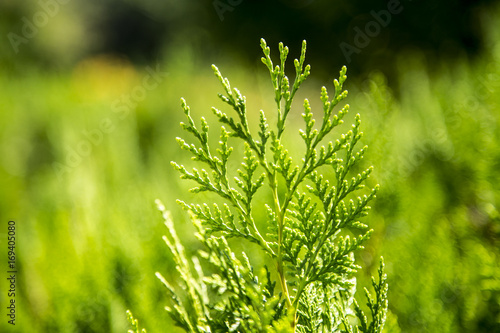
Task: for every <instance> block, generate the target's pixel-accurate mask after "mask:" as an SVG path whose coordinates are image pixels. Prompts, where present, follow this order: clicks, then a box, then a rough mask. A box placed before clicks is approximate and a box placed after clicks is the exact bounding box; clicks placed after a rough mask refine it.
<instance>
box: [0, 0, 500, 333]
mask: <svg viewBox="0 0 500 333" xmlns="http://www.w3.org/2000/svg"><path fill="white" fill-rule="evenodd" d="M389 10H390V11H389ZM381 11H385V12H381ZM384 13H385V14H384ZM387 13H389V15H387ZM0 17H1V20H0V38H1V42H0V108H1V111H0V218H1V225H2V227H1V229H0V237H1V240H0V244H2V249H1V250H0V252H1V253H0V260H1V261H0V262H1V263H2V264H1V265H0V267H3V268H2V272H3V273H2V277H1V278H0V286H1V294H0V304H1V308H2V309H3V310H2V316H1V318H3V319H2V320H1V321H0V331H1V332H51V333H52V332H125V331H126V330H127V329H128V328H129V324H128V322H127V320H126V315H125V311H126V310H127V309H131V310H132V311H133V312H134V315H135V316H136V317H137V318H138V319H139V320H140V322H141V325H143V326H145V327H146V328H147V329H148V331H149V332H175V328H173V327H172V324H171V322H170V320H169V318H168V316H167V313H166V312H165V311H164V306H165V305H166V304H167V301H168V300H167V299H166V295H165V293H164V291H163V289H162V286H161V283H160V282H159V281H158V280H157V279H156V277H155V276H154V273H155V272H156V271H160V272H162V274H163V275H164V276H167V277H168V278H170V279H175V278H176V275H175V268H174V265H173V261H172V259H171V257H170V256H169V254H168V249H167V247H166V246H165V244H164V243H163V241H162V240H161V236H162V235H163V234H164V233H165V232H166V231H165V230H164V226H163V221H162V219H161V216H160V214H159V213H158V212H157V210H156V208H155V206H154V200H155V199H156V198H159V199H161V200H162V201H163V202H164V204H165V205H166V206H167V207H168V209H169V210H171V212H172V215H173V218H174V220H175V222H176V225H177V229H178V231H179V233H180V234H181V237H182V238H183V239H184V240H185V244H186V248H187V249H188V250H189V251H191V252H194V251H195V250H196V248H197V246H198V245H197V243H196V241H195V240H194V238H193V236H192V228H191V225H190V222H189V218H188V216H187V215H186V213H184V212H183V211H181V210H180V208H179V207H178V206H177V205H176V204H175V199H177V198H182V199H185V200H208V201H210V200H211V199H210V196H202V197H201V198H198V199H196V198H193V197H192V196H191V195H190V194H188V193H187V192H186V189H187V188H188V187H189V185H190V184H185V183H183V182H181V181H180V180H179V179H178V175H177V174H176V173H175V172H174V170H173V169H172V167H171V166H170V164H169V163H170V161H171V160H177V161H180V162H187V163H190V162H189V157H188V156H187V155H186V154H185V153H183V152H182V151H181V150H180V149H179V148H178V146H177V145H176V143H175V137H177V136H181V135H183V134H182V133H181V129H180V127H179V126H178V124H179V122H180V121H181V120H182V116H183V115H182V111H181V109H180V103H179V99H180V97H181V96H183V97H185V98H186V99H187V101H188V103H189V104H190V105H191V108H192V110H193V114H194V115H195V116H196V118H198V117H199V116H202V115H204V116H207V115H209V113H210V107H211V106H212V105H216V106H221V103H220V101H218V99H217V97H216V94H217V93H218V92H220V91H221V88H220V87H219V85H218V82H217V80H216V79H215V77H214V76H213V74H212V71H211V69H210V65H211V64H212V63H216V64H217V65H218V66H219V68H220V69H221V71H222V73H223V74H224V75H225V76H228V77H229V79H230V80H231V83H232V85H233V86H236V87H238V88H240V90H241V91H242V92H243V94H244V95H246V96H247V98H248V103H249V107H250V109H251V110H254V111H256V110H259V109H263V110H265V111H266V112H267V114H270V113H271V111H272V110H273V101H272V91H271V84H270V81H269V79H268V73H266V69H265V67H264V66H263V65H262V64H261V63H260V56H261V50H260V47H259V40H260V38H261V37H264V38H265V39H266V40H267V42H268V45H270V46H271V48H272V52H274V55H276V53H277V44H278V42H280V41H283V42H284V43H285V44H286V45H288V46H289V47H290V49H291V51H290V58H295V57H297V56H298V54H299V51H300V44H301V41H302V40H303V39H306V40H307V41H308V53H307V58H306V61H307V62H308V63H310V64H311V66H312V75H311V77H310V78H309V79H308V81H306V83H305V84H304V88H303V91H302V92H301V95H300V96H298V97H297V99H298V100H297V101H296V105H295V108H294V109H293V111H292V112H293V113H294V114H293V115H291V117H290V120H291V124H290V125H289V126H290V128H292V129H294V130H298V129H299V128H300V126H302V124H301V122H300V120H301V117H300V116H299V115H300V113H301V104H302V101H301V99H303V98H304V97H306V96H307V97H308V98H309V99H310V100H311V101H312V103H313V106H314V105H317V104H318V101H319V88H320V87H321V86H322V85H326V86H327V87H329V88H330V89H333V88H332V87H333V85H332V80H333V79H334V78H335V77H336V76H337V75H338V71H339V69H340V68H341V66H342V65H344V64H345V65H347V66H348V76H349V78H348V81H347V83H346V88H347V89H348V90H349V97H348V99H347V101H348V103H349V104H350V106H351V110H352V111H351V112H352V114H351V115H350V118H348V119H347V121H346V122H350V121H352V119H353V115H354V114H355V113H360V114H361V116H362V120H363V125H362V127H363V131H364V133H365V136H364V139H363V143H365V144H368V145H369V147H370V149H369V151H368V153H367V154H366V156H365V158H366V163H367V164H370V165H373V166H374V167H375V172H374V174H373V176H372V177H371V178H370V182H371V183H372V184H375V183H379V184H381V191H380V192H379V195H378V197H377V199H376V200H375V201H374V203H373V205H372V207H373V209H372V211H371V213H370V215H369V216H368V217H367V218H366V220H365V222H367V223H368V224H370V225H371V226H372V227H373V228H374V230H375V233H374V235H373V237H372V238H371V240H370V241H369V242H368V245H367V247H366V249H365V250H364V251H363V252H360V253H358V254H357V256H358V258H357V259H358V261H359V263H360V264H361V265H362V266H363V267H364V269H363V270H362V271H360V272H359V273H358V281H359V283H360V287H361V286H363V285H368V284H369V276H370V274H373V273H374V271H375V270H376V268H377V263H378V257H379V256H381V255H383V256H384V258H385V261H386V265H387V273H388V275H389V284H390V294H389V296H390V297H389V300H390V306H389V307H390V316H389V321H390V323H391V325H390V326H391V327H392V331H393V332H397V331H398V328H397V327H399V328H400V331H401V332H500V265H499V262H500V250H499V246H500V213H499V210H500V148H499V144H500V132H499V128H500V127H499V126H500V24H499V22H500V4H499V3H498V1H487V0H484V1H465V0H464V1H452V0H446V1H439V2H424V1H417V0H413V1H411V0H401V1H395V0H387V1H386V0H384V1H366V0H353V1H349V2H348V1H337V2H332V1H321V0H304V1H299V0H290V1H286V0H280V1H250V0H231V1H230V0H221V1H212V0H203V1H172V0H167V1H159V0H106V1H97V0H86V1H84V0H24V1H14V0H2V2H1V3H0ZM377 27H378V28H377ZM290 64H291V63H290ZM290 67H291V66H290ZM313 111H314V109H313ZM251 120H252V119H251ZM255 121H256V119H255ZM296 153H297V154H300V147H297V152H296ZM9 220H15V221H16V223H17V239H18V245H17V252H18V253H17V265H18V271H19V272H18V275H17V276H18V279H17V294H16V304H17V318H16V325H15V327H12V326H11V325H8V324H7V319H6V316H5V313H4V312H6V310H5V308H6V304H7V303H6V302H7V301H8V297H7V294H6V287H7V280H6V274H7V273H6V271H7V266H6V262H7V258H6V255H7V249H6V247H7V245H6V236H7V221H9ZM249 251H251V249H250V250H249ZM254 255H256V256H258V255H261V254H259V253H258V252H255V253H254ZM4 275H5V278H4Z"/></svg>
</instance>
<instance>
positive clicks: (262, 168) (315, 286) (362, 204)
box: [157, 40, 387, 333]
mask: <svg viewBox="0 0 500 333" xmlns="http://www.w3.org/2000/svg"><path fill="white" fill-rule="evenodd" d="M261 47H262V50H263V52H264V57H263V58H262V62H263V63H264V64H265V65H266V67H267V68H268V70H269V72H270V76H271V82H272V85H273V90H274V101H275V103H276V117H277V121H276V124H275V125H274V126H272V125H270V124H269V123H268V121H267V118H266V115H265V113H264V111H262V110H261V111H260V116H259V124H258V127H259V130H258V132H257V135H255V134H254V133H253V132H252V131H251V130H250V126H249V122H248V118H247V106H246V98H245V97H244V96H243V95H242V94H241V93H240V91H239V90H238V89H237V88H231V86H230V83H229V80H228V79H227V78H224V77H223V76H222V74H221V73H220V71H219V69H218V68H217V67H215V66H213V70H214V73H215V76H216V77H217V78H218V80H219V81H220V83H221V84H222V87H223V89H224V94H219V98H220V99H221V100H222V101H223V102H224V103H225V104H227V105H228V106H229V107H230V109H232V110H233V111H234V112H235V113H236V116H237V117H236V118H233V117H231V116H230V115H228V114H227V113H226V112H224V111H221V110H219V109H217V108H212V111H213V113H214V115H215V116H216V117H217V118H218V120H219V122H220V123H221V124H222V126H221V129H220V136H219V146H218V148H217V149H215V150H214V149H213V148H211V146H210V140H209V125H208V122H207V121H206V120H205V118H201V125H200V126H199V127H197V125H196V124H195V122H194V120H193V118H192V117H191V113H190V108H189V106H187V103H186V101H185V100H184V99H182V109H183V110H184V114H185V116H186V119H187V122H186V123H181V125H182V127H183V129H184V130H185V131H187V132H188V133H190V134H191V135H192V137H194V139H195V141H196V143H188V142H187V141H185V140H184V139H182V138H177V141H178V143H179V145H180V146H181V148H182V149H184V150H187V151H189V152H190V153H191V154H192V155H193V157H192V159H193V160H194V161H197V162H200V164H201V165H204V166H205V167H206V168H207V169H204V168H201V169H200V168H192V169H191V170H188V169H187V168H186V167H184V166H183V165H179V164H177V163H176V162H172V165H173V166H174V168H175V169H177V170H178V171H179V172H180V173H181V178H183V179H189V180H192V181H194V182H195V183H197V186H196V187H194V188H192V189H191V192H194V193H199V192H212V193H213V194H215V195H217V196H219V197H220V198H221V199H222V200H223V201H224V203H223V204H218V203H213V204H212V205H208V204H207V203H204V204H195V203H192V204H187V203H185V202H183V201H178V202H179V203H180V204H181V205H182V207H183V208H185V209H186V210H188V211H190V212H191V214H192V220H193V222H194V224H195V226H196V228H197V234H196V235H197V238H198V239H199V241H200V242H201V243H202V245H203V250H202V251H201V252H200V253H199V255H198V256H195V257H194V258H193V259H192V260H188V259H187V257H186V254H185V251H184V248H183V246H182V245H181V241H180V240H179V238H178V237H177V234H176V232H175V229H174V226H173V223H172V222H171V219H170V218H169V216H168V213H167V212H166V211H165V209H164V207H163V205H162V204H161V203H158V205H159V207H160V210H161V211H162V212H163V215H164V218H165V223H166V225H167V228H168V231H169V236H168V237H164V240H165V242H166V243H167V245H168V247H169V249H170V251H171V252H172V254H173V256H174V260H175V262H176V267H177V270H178V272H179V274H180V276H181V281H182V282H181V289H182V290H183V291H184V293H182V294H178V293H177V292H176V291H175V288H174V287H173V286H172V285H171V284H170V283H168V282H167V281H166V279H165V278H163V276H162V275H161V274H160V273H157V276H158V277H159V278H160V280H161V281H162V282H163V284H164V285H165V286H166V288H167V291H168V294H169V296H170V297H171V298H172V306H171V307H168V308H167V311H168V312H169V314H170V315H171V316H172V318H173V320H174V321H175V322H176V324H177V325H178V326H180V327H182V328H183V329H185V330H186V331H188V332H221V331H224V332H226V331H229V332H271V331H273V330H274V331H277V332H304V333H305V332H341V331H347V332H358V331H359V332H381V331H382V329H383V326H384V322H385V316H386V312H387V283H386V278H385V275H384V274H383V271H382V269H383V265H381V268H380V271H379V282H378V283H376V282H375V281H374V282H373V286H374V289H375V297H373V298H372V297H371V296H370V295H369V293H368V291H366V295H367V298H368V304H367V305H368V308H369V310H370V312H371V317H372V321H371V322H369V321H368V320H367V318H366V316H365V314H364V312H363V310H362V309H361V307H359V306H358V304H357V303H356V301H355V299H354V293H355V290H356V280H355V278H354V277H353V274H354V273H355V272H356V271H357V270H358V269H359V268H360V267H359V266H358V265H357V264H355V260H354V255H353V252H354V251H356V250H358V249H360V248H363V243H364V242H365V241H366V240H367V239H368V238H369V237H370V234H371V233H372V230H370V229H369V228H368V226H367V225H366V224H364V223H361V222H360V221H359V219H360V218H361V217H363V216H365V215H366V214H367V211H368V210H369V208H370V207H369V206H368V203H369V202H370V201H371V200H372V199H373V198H374V197H375V194H376V192H377V190H378V186H376V187H375V188H373V189H371V190H369V191H368V193H367V194H364V195H363V196H357V197H356V196H355V193H357V192H358V191H359V190H362V189H363V188H364V187H365V185H364V182H365V180H366V179H367V178H368V176H369V175H370V173H371V172H372V168H371V167H370V168H368V169H366V170H364V171H362V172H360V173H358V174H357V175H356V174H355V175H354V176H353V175H352V174H353V171H352V170H353V169H355V168H358V167H359V161H360V160H361V159H362V158H363V154H364V152H365V150H366V146H365V147H363V148H361V149H359V150H356V145H357V144H358V142H359V141H360V139H361V137H362V132H360V130H359V128H360V124H361V121H360V117H359V115H356V117H355V122H354V124H353V125H352V128H351V129H350V130H349V131H347V132H346V133H344V134H341V135H339V138H338V139H337V140H335V141H329V140H328V139H327V137H328V136H330V135H331V134H332V132H333V130H334V129H335V128H337V127H338V126H339V125H341V124H342V122H343V118H344V116H345V115H346V114H347V112H348V109H349V106H348V105H345V106H343V107H342V108H341V109H340V110H339V111H337V112H334V108H335V107H336V106H337V105H338V103H340V102H341V101H342V100H343V99H344V98H345V97H346V96H347V91H346V90H343V84H344V82H345V80H346V71H347V69H346V67H343V68H342V70H341V71H340V77H339V79H338V80H334V88H335V91H334V95H333V97H332V98H330V97H329V95H328V91H327V89H326V88H325V87H323V88H322V89H321V98H320V100H321V104H322V113H323V115H322V119H321V123H320V126H315V123H316V119H314V118H313V113H312V110H311V106H310V103H309V101H308V100H307V99H306V100H305V101H304V104H303V107H304V112H303V114H302V118H303V120H304V126H305V130H300V132H299V135H300V138H301V139H302V141H303V142H304V146H305V148H304V150H303V158H302V159H301V160H300V161H298V163H297V162H296V161H294V159H292V157H291V154H290V153H289V151H288V149H287V148H285V145H286V140H285V139H284V136H283V134H284V133H285V129H286V127H285V124H286V120H287V117H288V115H289V113H290V111H291V109H292V101H293V98H294V96H295V94H296V92H297V90H298V89H299V87H300V86H301V84H302V83H303V82H304V81H305V79H306V78H307V77H308V76H309V74H310V66H309V65H306V66H304V61H305V52H306V43H305V41H304V42H303V44H302V50H301V54H300V58H299V59H295V61H294V67H295V79H294V81H293V83H292V84H291V85H290V80H289V79H288V77H287V76H286V74H285V62H286V59H287V55H288V48H287V47H285V46H283V44H281V43H280V45H279V52H280V57H279V65H276V66H275V65H274V64H273V61H272V59H271V56H270V49H269V47H267V45H266V43H265V41H264V40H261ZM236 140H241V141H243V142H244V154H243V161H242V163H241V167H240V169H238V170H237V175H232V174H230V172H229V167H228V161H229V160H230V158H232V155H233V146H232V145H231V144H232V142H234V141H236ZM324 172H330V173H333V175H334V179H328V177H327V176H324V174H323V173H324ZM266 190H267V191H268V192H267V193H270V196H269V197H270V198H272V200H270V201H269V202H267V203H265V204H264V205H265V206H264V207H262V203H261V202H256V201H255V200H254V199H255V198H256V196H257V192H265V191H266ZM262 209H265V210H266V211H267V219H266V221H257V220H256V217H255V215H256V214H255V211H257V210H262ZM262 222H265V227H267V228H268V231H269V232H268V233H267V234H266V237H264V236H263V233H262V231H261V229H259V228H261V226H262V224H263V223H262ZM349 233H354V235H352V234H351V235H349ZM356 234H357V236H356ZM230 238H236V239H244V240H246V241H248V242H252V243H255V244H257V245H258V246H259V247H260V248H261V249H262V250H263V251H264V252H265V253H266V254H267V255H268V256H269V258H270V259H271V260H272V261H273V264H274V265H275V267H276V271H275V272H270V271H269V270H268V269H267V267H264V268H263V269H262V270H257V271H254V268H253V266H252V265H251V263H250V260H249V258H248V257H247V255H246V254H245V253H242V259H239V258H238V257H237V256H236V255H235V253H234V252H233V251H232V250H231V248H230V246H229V243H228V239H230ZM198 257H200V258H201V259H203V260H204V261H206V262H208V263H209V264H210V269H211V270H212V271H214V273H212V274H208V275H205V273H204V272H203V270H202V265H201V264H200V260H199V258H198ZM274 273H276V274H277V276H278V280H279V287H280V288H279V289H278V288H276V284H277V282H276V281H273V280H272V276H273V274H274ZM353 316H354V317H357V318H358V320H359V325H358V324H352V323H351V321H352V319H350V317H353ZM353 325H354V326H353Z"/></svg>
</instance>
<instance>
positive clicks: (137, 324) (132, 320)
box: [127, 310, 146, 333]
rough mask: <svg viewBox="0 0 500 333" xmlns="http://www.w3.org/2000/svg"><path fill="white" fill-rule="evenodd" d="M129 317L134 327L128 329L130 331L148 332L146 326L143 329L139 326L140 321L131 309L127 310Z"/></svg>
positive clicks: (137, 332) (129, 332)
mask: <svg viewBox="0 0 500 333" xmlns="http://www.w3.org/2000/svg"><path fill="white" fill-rule="evenodd" d="M127 319H128V321H129V323H130V324H131V325H132V328H133V329H132V330H128V333H146V330H145V329H144V328H143V329H142V330H141V329H140V328H139V321H138V320H137V319H135V318H134V316H133V315H132V312H130V311H129V310H127Z"/></svg>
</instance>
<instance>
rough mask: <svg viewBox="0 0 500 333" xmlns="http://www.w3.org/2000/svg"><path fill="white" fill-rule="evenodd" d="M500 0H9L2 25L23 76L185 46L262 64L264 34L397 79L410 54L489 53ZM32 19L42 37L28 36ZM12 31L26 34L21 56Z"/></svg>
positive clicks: (331, 69)
mask: <svg viewBox="0 0 500 333" xmlns="http://www.w3.org/2000/svg"><path fill="white" fill-rule="evenodd" d="M493 2H494V1H493V0H480V1H466V0H463V1H453V0H446V1H439V2H423V1H411V0H402V1H396V0H384V1H364V0H353V1H349V2H347V1H339V2H331V1H318V0H316V1H315V0H305V1H298V0H293V1H285V0H280V1H263V0H256V1H248V0H231V1H229V0H226V1H222V0H221V1H183V2H180V1H156V0H145V1H138V0H123V1H119V0H108V1H97V0H90V1H79V0H72V1H68V0H40V1H25V2H22V3H21V2H15V1H10V0H7V1H3V2H2V3H1V4H0V11H1V12H2V16H3V19H2V23H0V29H1V30H3V35H4V36H7V38H4V43H3V47H2V52H1V53H2V58H3V59H2V60H1V65H2V67H7V68H10V69H13V70H14V72H15V70H16V69H19V68H20V66H21V65H20V60H22V63H23V66H27V64H31V65H33V66H35V67H43V68H47V69H51V68H52V69H53V68H64V67H65V66H72V65H73V64H74V63H76V62H77V61H79V60H81V59H83V58H85V57H87V56H89V55H95V54H101V53H106V54H114V55H118V56H122V57H126V58H128V59H129V60H130V61H131V62H132V63H135V64H139V65H141V64H146V63H151V62H154V61H155V60H156V59H158V58H160V57H162V56H165V54H166V53H168V52H172V49H174V48H175V47H177V46H178V45H180V44H188V45H189V46H190V47H192V48H193V49H194V50H196V52H197V54H199V55H203V57H205V58H211V57H212V56H214V57H220V56H221V55H229V56H230V57H239V58H240V59H242V60H243V61H246V62H255V59H258V58H259V57H260V49H259V48H258V46H257V45H258V40H259V39H260V38H261V37H264V38H266V40H267V41H268V44H269V45H275V44H276V43H277V42H279V41H283V42H284V43H285V44H286V45H289V46H290V47H292V49H298V45H300V42H301V41H302V40H303V39H306V40H307V41H308V44H309V47H308V51H309V55H308V60H309V62H310V63H311V64H312V65H313V68H322V69H323V73H332V74H331V75H332V77H333V75H334V73H336V72H337V71H338V69H339V68H340V67H341V66H342V65H344V64H346V65H350V66H349V71H350V74H351V75H352V74H355V75H356V74H367V73H368V72H370V71H373V70H381V71H383V72H384V73H386V74H387V75H388V76H389V77H391V76H392V74H394V72H395V70H394V68H393V67H394V66H393V63H394V60H395V57H396V54H398V53H400V52H401V51H403V50H408V49H409V50H412V49H418V50H420V51H422V52H424V53H425V54H426V56H427V58H428V62H429V64H433V63H434V62H435V61H434V60H445V61H453V60H454V59H455V58H456V57H457V55H466V56H470V57H474V56H476V55H478V54H480V53H481V52H482V51H484V49H485V43H484V40H483V37H482V36H483V34H482V31H483V29H484V27H483V26H482V22H481V20H480V15H479V14H480V12H481V11H487V10H488V6H489V5H491V3H493ZM43 13H45V14H43ZM61 14H62V15H61ZM43 15H45V16H46V17H48V19H47V20H44V18H43ZM27 21H29V22H31V23H32V24H33V25H34V27H35V29H37V30H38V32H37V33H34V34H30V36H24V35H23V29H25V30H26V27H25V26H26V24H27V23H26V22H27ZM45 21H46V22H45ZM9 33H14V34H16V35H17V36H18V37H20V38H26V39H25V40H24V41H23V42H22V43H19V45H17V46H18V47H17V48H18V49H19V50H18V52H15V49H16V47H12V43H13V42H12V38H9ZM31 35H33V36H31ZM10 36H11V37H13V38H15V36H14V35H10ZM23 36H24V37H23ZM21 49H22V52H20V51H21ZM292 56H295V55H294V54H292ZM317 74H320V73H317ZM325 75H326V74H325Z"/></svg>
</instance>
